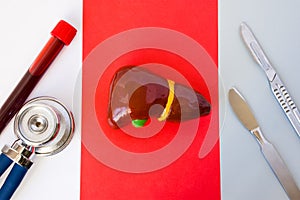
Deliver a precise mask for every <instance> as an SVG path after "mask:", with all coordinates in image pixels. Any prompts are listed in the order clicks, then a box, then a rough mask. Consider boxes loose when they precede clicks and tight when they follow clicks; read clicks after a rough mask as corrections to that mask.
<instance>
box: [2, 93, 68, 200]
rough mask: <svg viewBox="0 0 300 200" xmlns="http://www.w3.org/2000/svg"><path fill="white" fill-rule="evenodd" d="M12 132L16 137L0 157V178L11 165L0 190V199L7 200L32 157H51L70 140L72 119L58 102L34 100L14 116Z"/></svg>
mask: <svg viewBox="0 0 300 200" xmlns="http://www.w3.org/2000/svg"><path fill="white" fill-rule="evenodd" d="M14 132H15V135H16V136H17V137H18V140H16V141H15V142H14V143H13V145H11V146H8V145H5V146H4V147H3V149H2V154H0V176H2V174H3V173H4V172H5V171H6V170H7V169H8V167H9V166H10V165H11V164H12V163H14V166H13V168H12V170H11V171H10V173H9V174H8V176H7V178H6V180H5V182H4V184H3V185H2V187H1V188H0V199H1V200H8V199H10V198H11V197H12V195H13V193H14V192H15V190H16V189H17V188H18V186H19V185H20V183H21V181H22V180H23V178H24V176H25V175H26V173H27V171H28V169H29V168H30V167H31V166H32V164H33V157H34V156H35V155H37V156H49V155H54V154H56V153H58V152H60V151H62V150H63V149H64V148H65V147H66V146H67V145H68V144H69V143H70V141H71V139H72V136H73V132H74V119H73V116H72V114H71V112H69V111H68V109H67V108H66V107H65V106H64V105H63V104H62V103H61V102H59V101H58V100H56V99H54V98H51V97H38V98H35V99H32V100H31V101H29V102H27V103H26V104H25V105H24V106H23V107H22V108H21V110H20V111H19V112H18V113H17V115H16V117H15V120H14Z"/></svg>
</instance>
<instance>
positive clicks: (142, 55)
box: [81, 0, 220, 200]
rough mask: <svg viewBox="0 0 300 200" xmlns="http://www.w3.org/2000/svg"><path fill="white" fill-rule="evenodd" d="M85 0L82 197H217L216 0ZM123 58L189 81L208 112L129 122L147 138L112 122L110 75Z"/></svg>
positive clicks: (123, 63)
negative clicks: (148, 123)
mask: <svg viewBox="0 0 300 200" xmlns="http://www.w3.org/2000/svg"><path fill="white" fill-rule="evenodd" d="M83 3H84V4H83V5H84V9H83V12H84V13H83V17H84V18H83V58H84V61H83V82H82V165H81V199H143V200H144V199H209V200H215V199H220V156H219V143H218V134H219V121H218V111H219V109H218V71H217V60H218V43H217V41H218V40H217V38H218V35H217V34H218V29H217V28H218V26H217V24H218V19H217V16H218V7H217V1H216V0H212V1H206V0H198V1H183V0H172V1H171V0H164V1H155V0H145V1H133V0H124V1H116V0H110V1H107V0H84V2H83ZM126 65H136V66H142V67H145V68H148V69H149V70H151V71H153V72H154V73H158V74H159V75H160V76H162V77H165V78H168V79H172V80H175V81H176V82H179V83H182V84H187V85H189V86H191V87H192V88H194V89H195V90H197V91H199V92H200V93H201V94H203V96H204V97H205V98H207V99H208V100H209V101H210V102H211V104H212V111H211V113H210V114H209V115H208V116H204V117H200V118H199V119H195V120H190V121H188V122H182V123H169V122H167V123H164V124H163V126H162V127H160V128H161V129H160V130H153V129H151V127H150V128H149V127H148V128H147V127H146V128H142V129H139V130H134V131H135V132H136V134H141V136H142V135H143V134H149V135H151V137H150V136H149V137H145V138H142V137H135V136H133V135H131V133H125V132H126V131H125V132H124V130H114V129H112V128H110V127H109V125H108V123H107V108H108V98H109V97H108V95H109V87H110V82H111V79H112V77H113V74H114V73H115V72H116V71H117V70H118V69H119V68H120V67H122V66H126ZM131 130H132V129H131ZM200 149H201V150H200ZM199 152H200V154H199Z"/></svg>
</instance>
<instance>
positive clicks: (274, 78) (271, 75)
mask: <svg viewBox="0 0 300 200" xmlns="http://www.w3.org/2000/svg"><path fill="white" fill-rule="evenodd" d="M241 35H242V38H243V40H244V41H245V44H246V45H247V47H248V48H249V50H250V52H251V53H252V55H253V57H254V59H255V60H256V62H257V63H258V64H259V65H260V66H261V68H262V69H263V70H264V71H265V73H266V75H267V77H268V79H269V83H270V87H271V89H272V92H273V94H274V96H275V98H276V99H277V101H278V103H279V104H280V106H281V108H282V109H283V111H284V113H285V115H286V116H287V118H288V119H289V121H290V123H291V124H292V126H293V127H294V129H295V131H296V132H297V134H298V136H299V137H300V113H299V111H298V109H297V107H296V105H295V103H294V101H293V100H292V98H291V96H290V94H289V93H288V91H287V90H286V88H285V86H284V84H283V83H282V81H281V80H280V78H279V77H278V74H277V73H276V71H275V70H274V68H273V67H272V65H271V64H270V62H269V60H268V58H267V56H266V55H265V53H264V52H263V50H262V48H261V46H260V45H259V43H258V41H257V40H256V39H255V36H254V34H253V33H252V31H251V30H250V28H249V26H248V25H247V24H246V23H244V22H243V23H241Z"/></svg>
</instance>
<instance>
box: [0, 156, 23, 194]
mask: <svg viewBox="0 0 300 200" xmlns="http://www.w3.org/2000/svg"><path fill="white" fill-rule="evenodd" d="M11 163H13V161H12V160H11V159H10V158H8V157H7V156H6V155H5V154H3V153H2V154H1V155H0V176H2V174H3V173H4V172H5V171H6V170H7V169H8V167H9V166H10V165H11ZM27 171H28V169H27V168H25V167H23V166H21V165H19V164H17V163H15V164H14V166H13V167H12V169H11V171H10V172H9V174H8V176H7V178H6V179H5V182H4V183H3V185H2V187H1V188H0V199H1V200H9V199H10V198H11V197H12V195H13V194H14V192H15V191H16V190H17V188H18V187H19V185H20V184H21V182H22V180H23V178H24V177H25V175H26V173H27Z"/></svg>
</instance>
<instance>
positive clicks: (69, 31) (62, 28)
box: [51, 20, 77, 45]
mask: <svg viewBox="0 0 300 200" xmlns="http://www.w3.org/2000/svg"><path fill="white" fill-rule="evenodd" d="M76 32H77V30H76V29H75V28H74V27H73V26H72V25H70V24H69V23H68V22H66V21H64V20H60V21H59V22H58V24H57V25H56V26H55V27H54V29H53V30H52V31H51V35H53V36H54V37H56V38H58V39H59V40H61V41H62V42H63V43H64V44H65V45H69V44H70V43H71V41H72V40H73V38H74V37H75V35H76Z"/></svg>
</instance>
